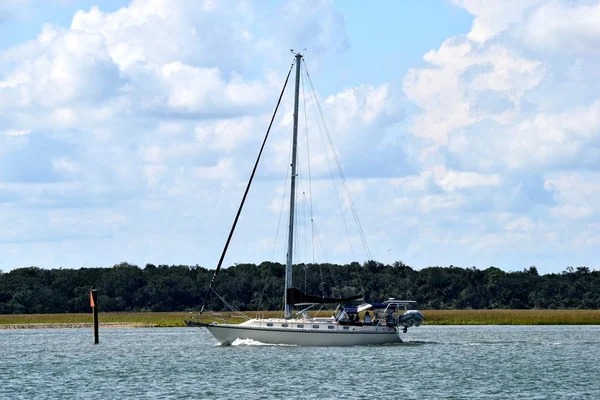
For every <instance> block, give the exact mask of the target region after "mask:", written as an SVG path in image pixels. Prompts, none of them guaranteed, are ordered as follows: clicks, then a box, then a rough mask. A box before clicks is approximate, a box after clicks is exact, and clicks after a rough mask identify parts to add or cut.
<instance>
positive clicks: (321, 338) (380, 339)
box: [206, 319, 402, 346]
mask: <svg viewBox="0 0 600 400" xmlns="http://www.w3.org/2000/svg"><path fill="white" fill-rule="evenodd" d="M286 325H287V326H286ZM206 328H207V329H208V330H209V332H210V333H211V334H212V335H213V336H214V337H215V338H216V339H217V340H218V341H219V343H221V345H225V346H227V345H231V344H232V343H233V341H234V340H236V339H252V340H255V341H257V342H261V343H265V344H285V345H297V346H359V345H373V344H386V343H401V342H402V339H400V337H399V336H398V335H397V333H396V330H395V329H394V328H392V327H389V326H385V325H382V326H367V325H365V326H353V325H341V324H339V323H337V322H335V321H331V320H325V319H315V320H310V319H308V320H306V319H290V320H285V319H253V320H250V321H247V322H244V323H243V324H239V325H235V324H217V323H213V324H209V325H207V326H206Z"/></svg>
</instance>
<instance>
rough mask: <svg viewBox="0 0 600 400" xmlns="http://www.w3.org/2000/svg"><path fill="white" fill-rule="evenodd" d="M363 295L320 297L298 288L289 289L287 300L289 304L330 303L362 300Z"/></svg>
mask: <svg viewBox="0 0 600 400" xmlns="http://www.w3.org/2000/svg"><path fill="white" fill-rule="evenodd" d="M362 298H363V296H362V295H360V294H359V295H356V296H351V297H320V296H313V295H310V294H306V293H303V292H301V291H300V290H299V289H296V288H288V289H287V302H288V304H328V303H347V302H351V301H356V300H361V299H362Z"/></svg>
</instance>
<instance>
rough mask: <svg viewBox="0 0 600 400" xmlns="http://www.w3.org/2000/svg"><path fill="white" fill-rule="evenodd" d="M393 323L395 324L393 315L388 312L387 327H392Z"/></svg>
mask: <svg viewBox="0 0 600 400" xmlns="http://www.w3.org/2000/svg"><path fill="white" fill-rule="evenodd" d="M394 322H395V319H394V313H393V312H392V311H390V312H389V314H388V317H387V323H388V325H393V324H394Z"/></svg>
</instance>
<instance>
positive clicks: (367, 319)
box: [365, 311, 373, 325]
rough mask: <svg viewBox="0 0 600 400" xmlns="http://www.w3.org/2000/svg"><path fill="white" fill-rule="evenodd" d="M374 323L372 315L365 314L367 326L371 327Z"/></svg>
mask: <svg viewBox="0 0 600 400" xmlns="http://www.w3.org/2000/svg"><path fill="white" fill-rule="evenodd" d="M372 322H373V321H372V320H371V314H370V313H369V312H368V311H367V312H366V313H365V324H367V325H371V323H372Z"/></svg>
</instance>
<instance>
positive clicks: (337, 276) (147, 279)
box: [0, 261, 600, 314]
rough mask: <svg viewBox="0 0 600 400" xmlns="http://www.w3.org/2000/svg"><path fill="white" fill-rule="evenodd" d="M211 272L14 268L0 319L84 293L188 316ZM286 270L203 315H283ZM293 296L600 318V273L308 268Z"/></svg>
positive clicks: (231, 284) (2, 278)
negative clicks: (583, 313) (566, 311)
mask: <svg viewBox="0 0 600 400" xmlns="http://www.w3.org/2000/svg"><path fill="white" fill-rule="evenodd" d="M213 272H214V271H213V270H208V269H206V268H203V267H200V266H185V265H179V266H167V265H159V266H155V265H152V264H147V265H146V266H145V267H144V268H139V267H138V266H136V265H131V264H128V263H121V264H118V265H115V266H113V267H111V268H81V269H52V270H47V269H41V268H37V267H29V268H19V269H15V270H13V271H10V272H5V273H2V272H0V313H2V314H29V313H66V312H68V313H80V312H89V310H90V308H89V289H90V287H94V288H96V289H97V290H98V303H99V305H100V307H101V310H102V311H193V310H198V308H199V307H200V305H201V303H202V300H203V298H204V295H205V293H206V289H207V286H208V283H209V282H210V279H211V278H212V275H213ZM284 276H285V266H284V265H282V264H279V263H272V262H263V263H261V264H260V265H255V264H237V265H235V266H232V267H229V268H227V269H224V270H222V271H221V273H220V274H219V277H218V279H217V281H216V285H215V291H216V292H217V293H218V295H219V296H220V297H221V298H219V297H218V296H217V295H216V294H213V293H211V295H210V297H209V301H208V302H207V308H208V309H210V310H215V311H216V310H225V309H227V308H226V306H225V305H224V301H226V302H228V303H230V304H231V305H232V306H233V307H235V308H237V309H240V310H278V309H281V308H282V303H283V299H282V294H283V285H284ZM293 280H294V283H295V286H296V287H298V288H299V289H301V290H303V291H305V292H307V293H310V294H314V295H321V296H327V297H331V296H333V297H343V296H349V295H352V294H357V293H361V291H362V290H363V289H364V294H365V299H366V300H367V301H380V300H385V299H386V298H388V297H395V298H401V299H407V300H416V301H417V302H418V306H419V308H421V309H485V308H510V309H523V308H525V309H526V308H539V309H555V308H580V309H594V308H600V272H598V271H590V270H589V269H588V268H587V267H578V268H575V269H574V268H571V267H569V268H567V270H566V271H564V272H563V273H560V274H547V275H539V274H538V272H537V269H536V267H530V268H528V269H525V270H523V271H517V272H504V271H502V270H500V269H498V268H495V267H490V268H487V269H485V270H479V269H476V268H459V267H454V266H450V267H430V268H425V269H422V270H414V269H412V268H411V267H409V266H407V265H404V264H403V263H402V262H396V263H394V264H393V265H385V264H381V263H378V262H374V261H369V262H367V263H364V264H362V265H361V264H358V263H352V264H347V265H333V264H308V265H299V266H296V267H295V268H294V277H293Z"/></svg>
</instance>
